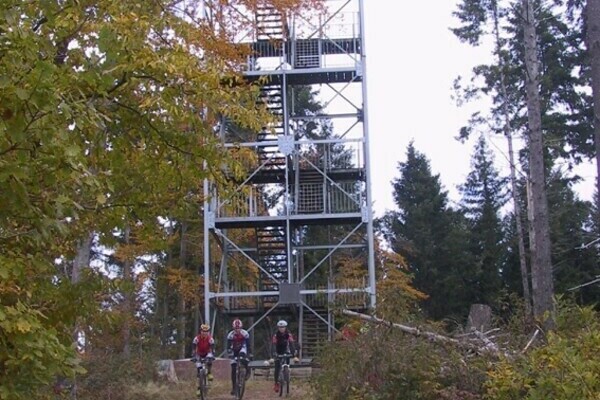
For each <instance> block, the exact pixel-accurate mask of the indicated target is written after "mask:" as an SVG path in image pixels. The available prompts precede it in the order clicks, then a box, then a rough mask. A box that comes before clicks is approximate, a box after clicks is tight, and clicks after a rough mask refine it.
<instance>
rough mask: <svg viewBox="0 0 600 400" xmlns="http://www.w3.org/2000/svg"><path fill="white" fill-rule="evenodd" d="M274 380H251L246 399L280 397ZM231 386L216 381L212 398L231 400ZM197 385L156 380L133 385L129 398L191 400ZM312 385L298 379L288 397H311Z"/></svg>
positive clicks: (297, 399) (211, 389) (291, 398)
mask: <svg viewBox="0 0 600 400" xmlns="http://www.w3.org/2000/svg"><path fill="white" fill-rule="evenodd" d="M272 387H273V382H272V381H265V380H263V379H260V380H250V381H248V382H247V384H246V394H245V395H244V399H248V400H270V399H279V398H280V397H279V394H276V393H274V392H273V391H272ZM230 390H231V386H230V383H229V382H225V381H214V382H213V383H212V385H211V387H210V389H209V399H210V400H225V399H227V400H229V399H232V396H231V395H230V394H229V391H230ZM195 391H196V386H195V382H194V381H181V382H179V383H177V384H164V385H160V384H157V383H154V382H150V383H145V384H138V385H133V386H131V387H130V388H129V390H128V393H127V396H126V397H127V399H131V400H134V399H135V400H150V399H152V400H191V399H195V398H196V397H195V396H196V395H195ZM311 398H313V396H311V393H310V387H309V385H308V382H307V381H306V380H303V379H302V380H301V379H296V380H293V381H292V383H291V385H290V395H289V396H288V397H287V399H290V400H301V399H303V400H304V399H311Z"/></svg>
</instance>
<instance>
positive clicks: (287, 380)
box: [283, 367, 290, 396]
mask: <svg viewBox="0 0 600 400" xmlns="http://www.w3.org/2000/svg"><path fill="white" fill-rule="evenodd" d="M283 382H284V384H285V394H286V396H287V395H289V394H290V368H289V367H288V368H285V369H284V370H283Z"/></svg>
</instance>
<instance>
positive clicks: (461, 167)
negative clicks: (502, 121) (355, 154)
mask: <svg viewBox="0 0 600 400" xmlns="http://www.w3.org/2000/svg"><path fill="white" fill-rule="evenodd" d="M457 3H458V1H456V0H445V1H444V0H433V1H399V0H395V1H383V0H365V19H366V21H365V30H366V33H365V39H366V54H367V86H368V110H369V136H370V146H371V173H372V182H373V185H372V188H373V199H374V210H375V213H376V215H377V216H381V215H382V214H383V212H384V211H385V210H386V209H393V208H395V206H394V202H393V200H392V187H391V184H390V182H391V180H392V179H393V178H395V177H397V176H398V169H397V165H398V162H399V161H404V160H405V155H406V147H407V145H408V143H409V142H410V141H411V140H414V143H415V147H416V149H417V150H418V151H420V152H422V153H424V154H425V155H426V156H427V158H428V159H429V160H430V161H431V166H432V169H433V173H439V174H440V175H441V180H442V183H443V184H444V186H445V188H446V189H447V190H448V191H449V192H450V198H451V199H452V200H454V201H457V200H458V199H459V195H458V191H457V190H456V185H458V184H461V183H463V182H464V180H465V178H466V175H467V174H468V172H469V170H470V165H469V163H470V155H471V152H472V142H473V140H471V143H470V144H461V143H460V142H458V141H457V140H455V139H454V137H456V136H457V134H458V130H459V128H460V127H461V126H463V125H464V124H465V123H466V121H467V120H468V118H469V115H470V114H471V113H472V112H473V111H475V110H477V109H478V108H479V109H481V110H482V111H485V109H486V106H485V104H480V105H476V104H472V105H469V106H468V107H462V108H458V107H457V106H456V105H455V103H454V102H453V101H452V99H451V98H450V96H451V94H452V90H451V88H452V82H453V81H454V79H455V78H456V77H457V76H458V75H462V76H464V77H466V78H470V76H471V74H470V71H471V68H472V67H473V66H475V65H477V64H480V63H483V62H485V61H486V60H487V59H489V57H490V55H489V51H488V50H487V49H478V48H473V47H470V46H468V45H466V44H462V43H460V42H459V41H458V39H456V37H455V36H454V35H453V34H452V32H450V30H449V27H450V26H456V25H457V22H456V21H455V19H454V18H453V17H452V11H454V10H455V8H456V4H457ZM492 140H493V144H492V147H494V146H497V147H498V148H500V149H501V150H502V151H503V152H504V153H505V154H506V142H505V140H504V139H503V138H501V137H493V138H492ZM496 165H497V166H498V168H500V169H502V168H508V162H507V161H506V160H505V158H504V155H503V154H500V153H499V154H498V155H497V156H496ZM594 171H595V166H592V165H587V166H586V167H583V168H581V169H580V171H579V174H580V175H581V176H583V177H584V178H586V182H585V183H583V184H580V185H578V186H577V190H578V191H579V192H580V194H581V197H582V198H583V199H586V200H590V199H591V196H592V192H593V189H592V187H593V180H594V175H595V172H594ZM507 173H508V172H507Z"/></svg>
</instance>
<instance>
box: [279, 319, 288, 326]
mask: <svg viewBox="0 0 600 400" xmlns="http://www.w3.org/2000/svg"><path fill="white" fill-rule="evenodd" d="M286 326H287V322H285V321H284V320H281V321H279V322H278V323H277V327H278V328H285V327H286Z"/></svg>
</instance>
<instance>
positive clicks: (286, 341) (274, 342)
mask: <svg viewBox="0 0 600 400" xmlns="http://www.w3.org/2000/svg"><path fill="white" fill-rule="evenodd" d="M287 326H288V323H287V322H286V321H284V320H281V321H279V322H277V331H276V332H275V334H274V335H273V338H272V339H271V354H272V358H271V360H269V362H270V363H273V361H275V385H274V386H273V391H275V392H279V371H280V369H281V358H279V357H277V356H278V355H284V354H291V355H293V356H294V362H299V361H300V360H298V352H297V348H296V342H295V341H294V335H292V333H291V332H290V331H289V330H288V328H287ZM273 359H275V360H273Z"/></svg>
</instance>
